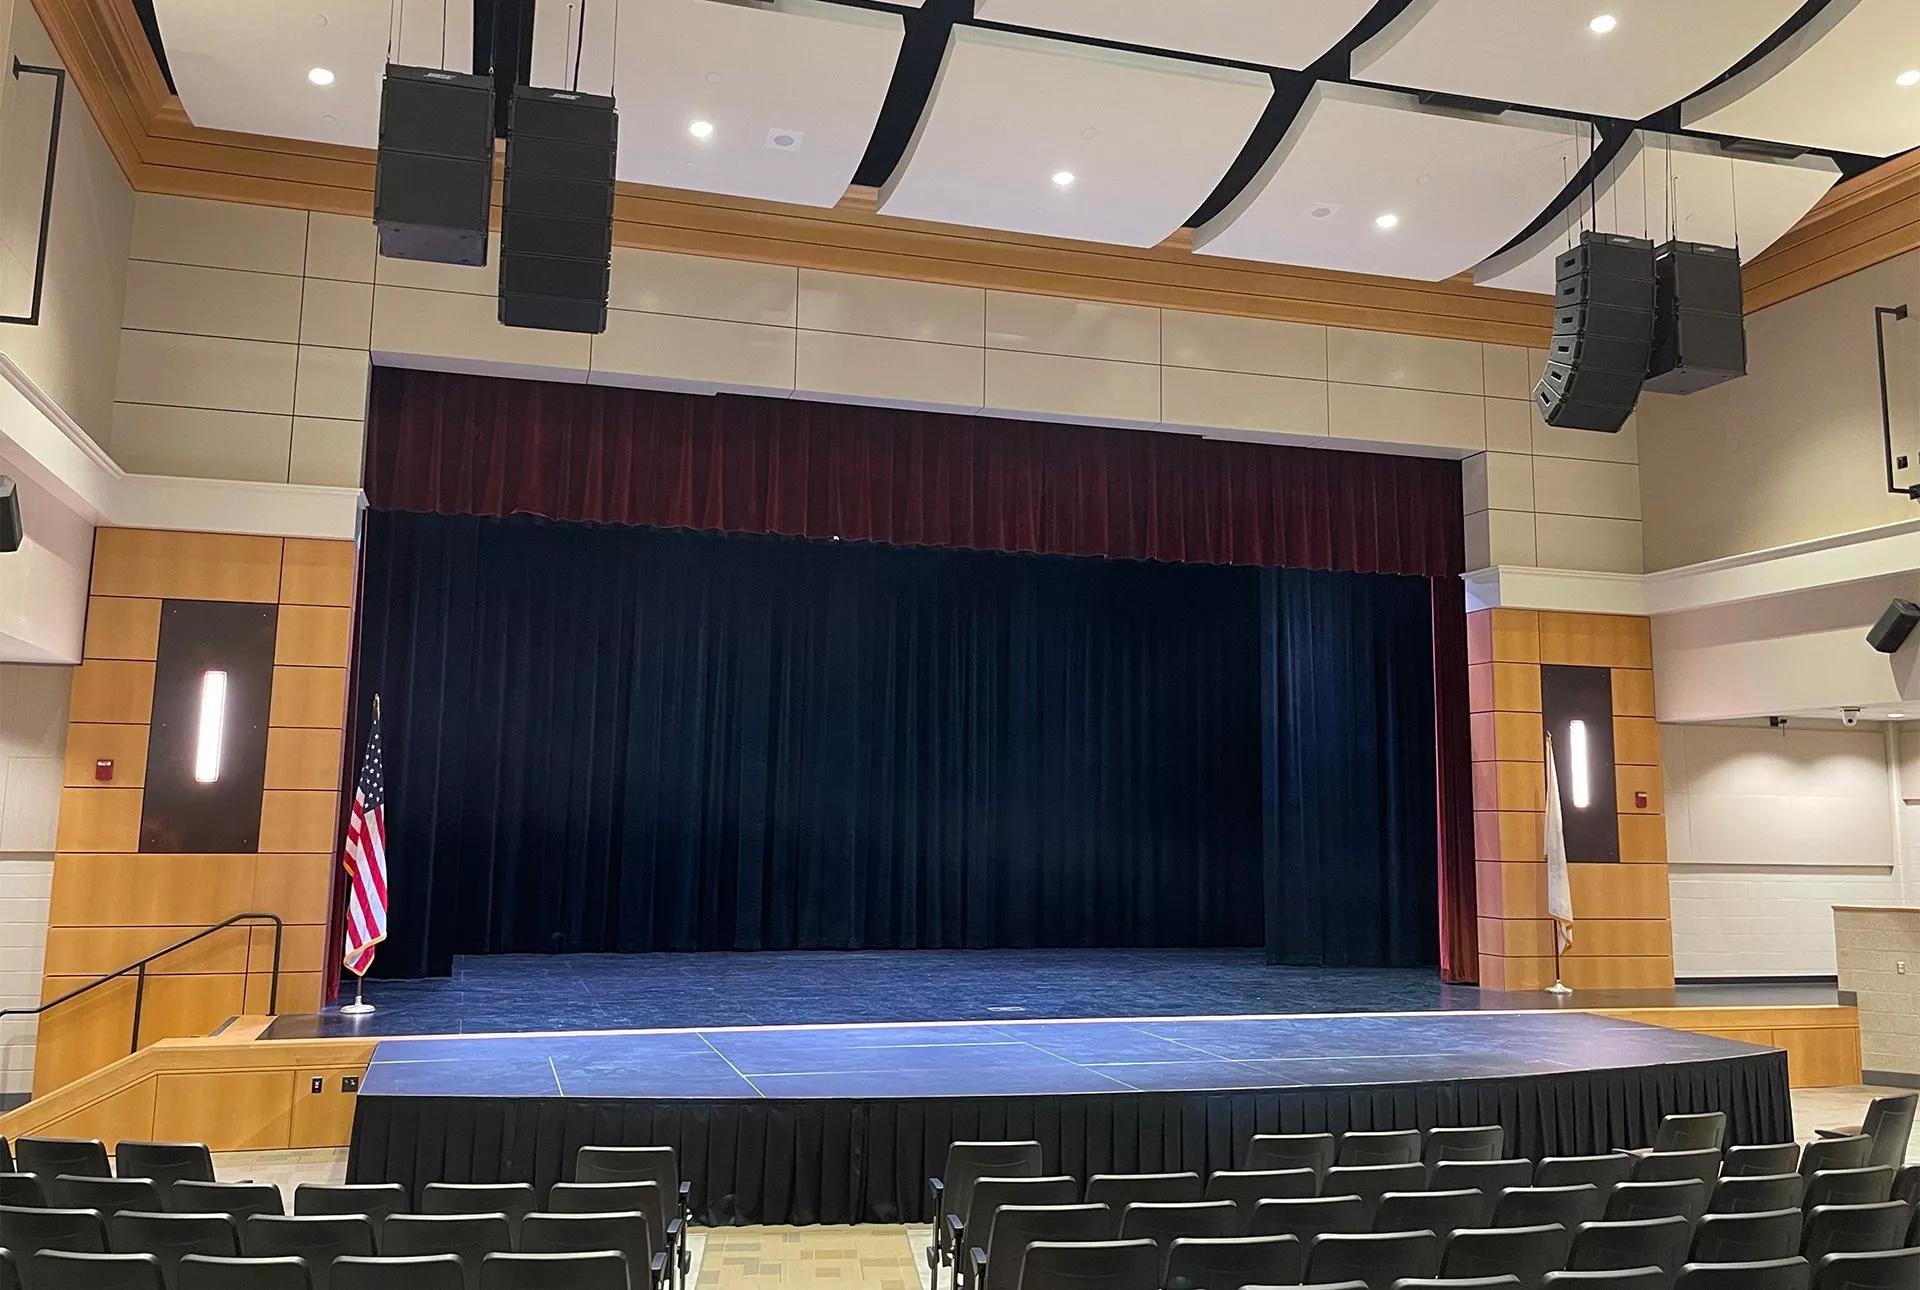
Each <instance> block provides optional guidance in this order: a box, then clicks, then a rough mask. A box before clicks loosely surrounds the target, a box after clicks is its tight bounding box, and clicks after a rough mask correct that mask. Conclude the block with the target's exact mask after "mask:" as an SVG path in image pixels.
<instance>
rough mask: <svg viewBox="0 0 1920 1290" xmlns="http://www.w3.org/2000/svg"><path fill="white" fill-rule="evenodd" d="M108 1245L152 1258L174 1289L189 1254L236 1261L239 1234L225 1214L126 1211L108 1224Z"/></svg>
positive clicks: (116, 1215) (115, 1216) (111, 1219)
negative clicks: (208, 1255) (155, 1259)
mask: <svg viewBox="0 0 1920 1290" xmlns="http://www.w3.org/2000/svg"><path fill="white" fill-rule="evenodd" d="M107 1243H108V1244H109V1245H111V1246H112V1247H113V1248H114V1249H115V1250H118V1251H120V1252H121V1253H132V1254H151V1255H154V1256H155V1257H156V1258H158V1259H159V1260H160V1271H161V1273H162V1274H163V1275H164V1276H165V1277H166V1279H167V1284H168V1285H172V1284H173V1283H174V1282H175V1281H176V1280H177V1279H178V1270H179V1265H180V1260H181V1259H183V1258H185V1257H186V1256H187V1255H189V1254H211V1255H213V1256H214V1257H216V1258H226V1259H230V1258H233V1257H234V1256H235V1255H237V1254H239V1253H240V1234H239V1232H238V1231H237V1230H236V1229H235V1227H234V1225H233V1220H232V1219H231V1218H228V1217H227V1216H226V1215H225V1214H141V1213H137V1212H133V1211H125V1212H122V1213H119V1214H115V1215H114V1216H113V1217H112V1218H110V1219H108V1220H107Z"/></svg>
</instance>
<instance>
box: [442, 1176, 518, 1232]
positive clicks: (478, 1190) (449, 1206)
mask: <svg viewBox="0 0 1920 1290" xmlns="http://www.w3.org/2000/svg"><path fill="white" fill-rule="evenodd" d="M533 1206H534V1200H533V1184H532V1183H428V1184H427V1185H426V1186H425V1187H422V1188H421V1189H420V1213H422V1214H505V1215H506V1216H507V1226H508V1227H510V1228H512V1229H513V1232H514V1234H515V1236H518V1235H519V1232H520V1220H521V1219H523V1218H525V1217H526V1216H527V1215H528V1214H531V1213H532V1212H533Z"/></svg>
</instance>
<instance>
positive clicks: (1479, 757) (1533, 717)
mask: <svg viewBox="0 0 1920 1290" xmlns="http://www.w3.org/2000/svg"><path fill="white" fill-rule="evenodd" d="M1471 728H1472V741H1473V759H1474V760H1475V761H1525V762H1532V763H1534V764H1535V765H1539V766H1543V767H1544V766H1545V765H1546V743H1545V738H1546V731H1545V728H1544V727H1543V726H1542V724H1541V721H1540V718H1539V716H1538V715H1537V714H1535V713H1531V712H1476V713H1474V714H1473V716H1472V718H1471Z"/></svg>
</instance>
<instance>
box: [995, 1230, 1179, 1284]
mask: <svg viewBox="0 0 1920 1290" xmlns="http://www.w3.org/2000/svg"><path fill="white" fill-rule="evenodd" d="M1018 1284H1019V1290H1158V1288H1159V1284H1160V1247H1159V1246H1157V1245H1155V1244H1154V1243H1153V1242H1152V1241H1035V1242H1034V1243H1033V1244H1032V1245H1029V1246H1028V1247H1027V1256H1026V1258H1025V1259H1023V1260H1021V1263H1020V1278H1019V1282H1018Z"/></svg>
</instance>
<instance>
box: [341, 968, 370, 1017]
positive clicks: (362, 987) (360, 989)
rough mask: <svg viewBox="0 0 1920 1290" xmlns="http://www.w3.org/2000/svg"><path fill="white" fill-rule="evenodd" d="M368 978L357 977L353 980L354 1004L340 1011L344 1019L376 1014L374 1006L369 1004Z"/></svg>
mask: <svg viewBox="0 0 1920 1290" xmlns="http://www.w3.org/2000/svg"><path fill="white" fill-rule="evenodd" d="M366 991H367V978H365V977H363V976H356V977H354V979H353V1002H352V1003H350V1004H348V1005H346V1006H345V1007H344V1008H342V1009H340V1015H341V1016H343V1017H365V1016H369V1015H371V1014H372V1013H373V1012H374V1006H373V1005H372V1004H370V1003H368V1002H367V994H366Z"/></svg>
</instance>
